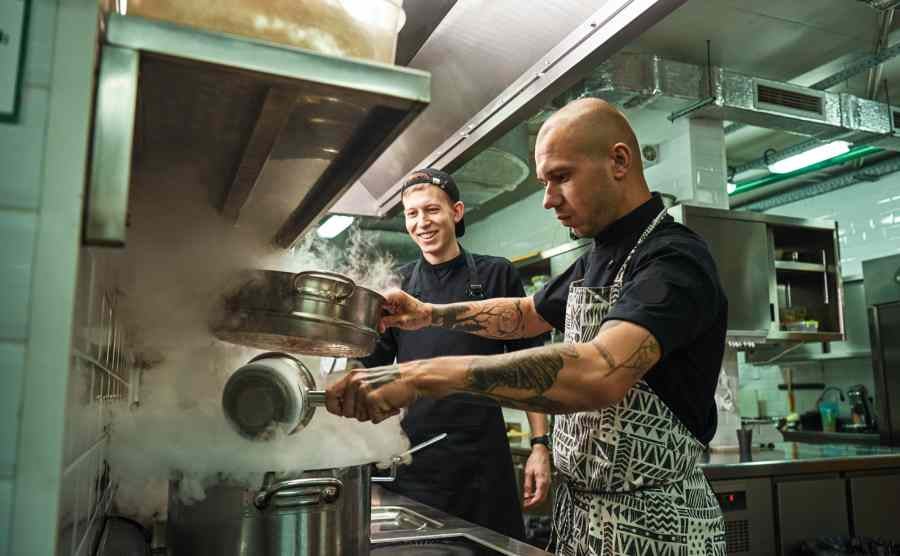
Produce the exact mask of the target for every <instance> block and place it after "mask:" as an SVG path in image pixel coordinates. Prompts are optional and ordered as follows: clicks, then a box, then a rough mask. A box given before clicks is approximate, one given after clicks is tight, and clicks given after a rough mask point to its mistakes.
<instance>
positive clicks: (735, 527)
mask: <svg viewBox="0 0 900 556" xmlns="http://www.w3.org/2000/svg"><path fill="white" fill-rule="evenodd" d="M709 484H710V486H711V487H712V489H713V492H715V494H716V498H717V499H718V501H719V506H720V507H721V508H722V515H723V516H724V518H725V550H726V554H728V555H729V556H730V555H732V554H735V555H737V554H739V555H742V556H743V555H746V556H770V555H772V554H775V520H774V518H773V504H772V483H771V481H770V480H769V478H768V477H764V478H758V479H739V480H733V481H710V483H709Z"/></svg>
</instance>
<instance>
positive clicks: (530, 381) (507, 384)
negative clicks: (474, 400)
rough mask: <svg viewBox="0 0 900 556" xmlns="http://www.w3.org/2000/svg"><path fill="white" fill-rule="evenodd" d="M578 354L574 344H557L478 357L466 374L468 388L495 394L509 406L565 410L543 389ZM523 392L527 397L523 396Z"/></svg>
mask: <svg viewBox="0 0 900 556" xmlns="http://www.w3.org/2000/svg"><path fill="white" fill-rule="evenodd" d="M579 357H580V355H579V353H578V350H577V349H575V347H574V346H572V345H570V344H558V345H554V346H547V347H544V348H536V349H530V350H524V351H517V352H513V353H506V354H503V355H499V356H495V357H485V358H477V359H475V360H474V361H473V362H472V364H471V365H470V367H469V370H468V373H467V375H466V387H467V388H466V389H467V390H469V391H471V392H475V393H478V394H482V395H485V396H488V397H490V398H493V399H495V400H497V401H498V402H500V403H501V405H505V406H507V407H514V408H516V409H524V410H526V411H541V412H544V413H566V410H565V407H564V406H563V405H561V404H560V403H559V402H557V401H556V400H553V399H550V398H548V397H546V396H544V392H546V391H547V390H549V389H550V388H551V387H553V385H554V384H555V383H556V379H557V377H558V376H559V372H560V371H561V370H562V369H563V367H564V366H565V364H566V360H567V359H569V360H575V359H578V358H579ZM507 392H509V394H506V393H507ZM529 394H530V395H529ZM521 395H524V396H526V397H524V398H520V397H519V396H521Z"/></svg>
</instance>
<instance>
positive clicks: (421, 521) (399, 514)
mask: <svg viewBox="0 0 900 556" xmlns="http://www.w3.org/2000/svg"><path fill="white" fill-rule="evenodd" d="M443 526H444V524H443V523H441V522H440V521H436V520H434V519H431V518H428V517H425V516H424V515H422V514H420V513H416V512H414V511H412V510H409V509H407V508H404V507H402V506H375V507H373V508H372V526H371V532H372V534H373V535H375V534H377V533H387V532H395V531H400V532H404V531H423V530H426V529H439V528H441V527H443Z"/></svg>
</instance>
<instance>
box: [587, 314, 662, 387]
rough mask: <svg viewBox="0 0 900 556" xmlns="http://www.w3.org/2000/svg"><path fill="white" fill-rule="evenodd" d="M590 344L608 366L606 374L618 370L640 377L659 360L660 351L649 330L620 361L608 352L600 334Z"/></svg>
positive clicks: (611, 373)
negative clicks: (629, 353)
mask: <svg viewBox="0 0 900 556" xmlns="http://www.w3.org/2000/svg"><path fill="white" fill-rule="evenodd" d="M612 322H617V321H612ZM590 344H591V346H592V347H593V348H594V349H595V350H596V351H597V353H598V354H599V355H600V357H601V358H602V359H603V360H604V361H605V362H606V365H607V366H608V369H607V370H606V375H607V376H609V375H613V374H615V373H618V372H619V371H625V372H628V373H631V374H632V376H633V377H635V378H640V377H641V376H643V375H644V373H646V372H647V371H649V370H650V368H651V367H653V365H655V364H656V363H657V362H658V361H659V358H660V356H661V351H662V350H661V349H660V347H659V343H658V342H657V341H656V338H654V337H653V335H652V334H650V333H649V332H648V333H647V334H646V336H644V339H643V340H641V343H640V345H638V347H636V348H635V350H634V351H633V352H631V355H629V356H628V357H627V358H626V359H625V360H624V361H622V362H618V361H616V358H615V357H613V354H612V352H610V350H609V348H607V346H606V343H605V342H604V341H603V339H602V338H601V337H600V336H597V337H596V338H594V339H593V340H591V341H590Z"/></svg>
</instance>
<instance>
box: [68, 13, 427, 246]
mask: <svg viewBox="0 0 900 556" xmlns="http://www.w3.org/2000/svg"><path fill="white" fill-rule="evenodd" d="M135 98H136V99H137V100H136V102H135V100H134V99H135ZM429 101H430V76H429V74H428V73H426V72H423V71H418V70H412V69H408V68H400V67H396V66H390V65H385V64H378V63H372V62H365V61H359V60H353V59H347V58H338V57H334V56H328V55H323V54H317V53H314V52H310V51H307V50H302V49H297V48H291V47H287V46H281V45H275V44H272V43H267V42H263V41H255V40H252V39H245V38H240V37H236V36H231V35H225V34H219V33H210V32H204V31H200V30H196V29H191V28H187V27H181V26H178V25H172V24H167V23H162V22H156V21H150V20H145V19H140V18H137V17H130V16H129V17H123V16H120V15H117V14H111V15H110V16H109V18H108V20H107V21H106V29H105V37H104V45H103V49H102V53H101V72H100V75H99V81H98V94H97V107H96V114H97V116H96V119H95V126H94V141H93V155H92V168H91V180H90V193H89V198H88V208H87V214H86V226H85V238H84V239H85V242H87V243H93V244H104V245H123V244H124V242H125V224H126V218H125V213H124V211H125V210H126V209H127V203H128V195H129V187H130V186H135V187H143V186H145V184H146V187H152V184H153V182H154V180H156V179H160V177H161V176H168V177H171V176H175V177H177V178H178V179H182V180H184V181H185V182H186V184H204V185H207V186H208V187H209V200H210V202H211V203H212V204H213V205H214V206H216V207H217V208H218V209H220V210H221V211H222V212H223V214H224V215H225V216H227V217H229V218H231V219H232V220H234V221H237V219H238V217H239V216H240V215H241V212H242V210H263V208H258V207H253V203H252V202H250V201H251V199H252V198H253V197H255V196H258V195H255V192H258V191H259V190H260V189H266V190H267V192H268V193H271V194H272V195H273V196H275V197H277V206H278V207H279V209H281V208H282V207H286V211H283V213H281V214H277V213H276V214H272V215H271V216H269V219H270V220H272V221H273V222H275V223H276V224H277V223H280V227H279V228H278V230H277V233H274V229H273V233H274V236H275V237H274V240H273V241H274V243H275V244H276V245H278V246H281V247H289V246H291V245H292V244H293V243H294V242H295V241H296V240H297V239H298V238H299V237H300V235H302V234H303V233H304V232H305V231H306V230H307V229H308V228H309V227H310V226H311V225H313V224H315V223H316V222H317V220H318V219H319V218H321V217H322V216H324V215H325V213H326V212H327V210H328V208H329V207H330V206H331V205H332V204H333V203H334V201H335V200H336V199H337V198H338V197H340V196H341V194H343V193H344V191H345V190H346V189H347V188H348V187H349V186H350V185H351V184H352V183H353V182H354V181H355V180H356V179H357V178H359V176H361V175H362V174H363V172H364V171H365V170H366V169H367V168H368V167H369V165H371V164H372V162H374V161H375V159H376V158H377V157H378V155H379V154H381V152H382V151H384V150H385V149H386V148H387V147H388V145H390V144H391V142H392V141H393V140H394V139H395V138H396V137H397V135H398V134H399V133H400V132H401V131H402V130H403V129H404V128H406V126H408V125H409V124H410V122H411V121H412V120H413V119H415V117H416V116H417V115H418V114H419V113H420V112H421V111H422V110H423V109H424V108H425V106H427V104H428V102H429ZM132 129H133V139H132ZM123 142H124V144H125V145H126V148H124V149H123V148H122V143H123ZM132 145H133V146H132ZM129 147H131V148H129ZM132 157H133V164H132ZM273 162H274V163H275V165H276V166H278V165H279V164H280V165H281V169H282V170H283V169H285V168H288V169H289V170H290V172H287V174H288V175H285V172H282V175H281V176H280V179H279V173H278V172H277V171H272V172H269V171H268V166H270V165H271V163H273ZM264 168H266V169H267V171H266V172H264V171H263V169H264ZM269 182H270V183H269ZM276 182H277V183H276ZM251 207H252V208H251ZM294 207H296V208H294ZM292 208H293V211H292V212H290V213H289V214H286V212H287V211H290V210H291V209H292ZM276 219H277V221H276Z"/></svg>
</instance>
